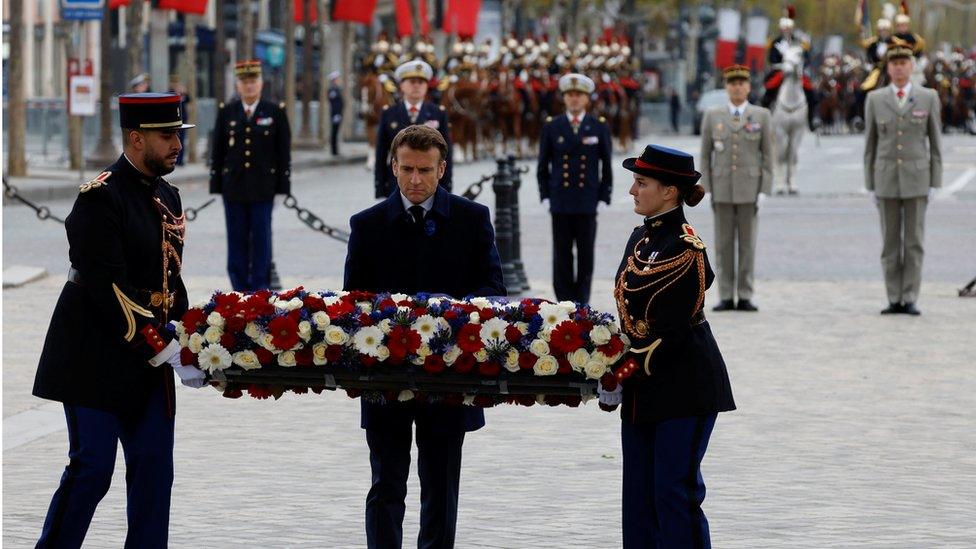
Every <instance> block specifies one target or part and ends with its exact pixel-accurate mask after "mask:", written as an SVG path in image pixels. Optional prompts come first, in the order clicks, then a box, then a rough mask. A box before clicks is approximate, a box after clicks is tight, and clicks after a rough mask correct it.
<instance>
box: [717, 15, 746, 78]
mask: <svg viewBox="0 0 976 549" xmlns="http://www.w3.org/2000/svg"><path fill="white" fill-rule="evenodd" d="M741 27H742V14H740V13H739V11H738V10H733V9H729V8H722V9H720V10H718V40H716V41H715V66H716V67H718V68H719V69H724V68H725V67H728V66H729V65H732V64H734V63H735V50H736V48H737V47H738V46H739V32H740V30H741Z"/></svg>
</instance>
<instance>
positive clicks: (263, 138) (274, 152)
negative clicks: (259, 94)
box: [210, 99, 291, 202]
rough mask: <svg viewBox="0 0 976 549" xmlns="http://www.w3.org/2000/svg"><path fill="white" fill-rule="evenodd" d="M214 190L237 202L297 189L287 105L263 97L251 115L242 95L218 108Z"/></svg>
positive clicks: (212, 175) (263, 199) (212, 172)
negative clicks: (292, 179)
mask: <svg viewBox="0 0 976 549" xmlns="http://www.w3.org/2000/svg"><path fill="white" fill-rule="evenodd" d="M212 151H213V152H212V156H211V161H210V192H211V193H214V194H223V195H224V197H225V198H227V199H228V200H232V201H235V202H267V201H269V200H273V199H274V195H276V194H288V193H290V192H291V129H290V128H289V126H288V115H287V113H286V112H285V110H284V108H282V106H281V105H278V104H275V103H272V102H270V101H266V100H264V99H261V100H259V101H258V104H257V106H256V107H255V108H254V112H253V113H252V114H251V117H250V119H248V117H247V116H245V115H244V104H243V103H242V102H241V100H240V99H236V100H234V101H231V102H230V103H228V104H226V105H224V106H223V107H221V108H220V109H219V110H218V111H217V122H216V124H215V125H214V136H213V147H212Z"/></svg>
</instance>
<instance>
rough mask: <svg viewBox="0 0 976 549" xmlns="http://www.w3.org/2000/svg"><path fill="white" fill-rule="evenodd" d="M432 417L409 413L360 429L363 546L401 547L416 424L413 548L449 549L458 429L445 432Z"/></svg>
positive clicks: (461, 437)
mask: <svg viewBox="0 0 976 549" xmlns="http://www.w3.org/2000/svg"><path fill="white" fill-rule="evenodd" d="M434 419H436V418H435V417H433V416H429V415H425V414H414V413H411V410H410V409H409V408H407V409H405V411H404V413H403V414H402V416H401V417H400V418H398V420H397V421H395V422H387V423H385V424H384V425H383V426H382V427H380V428H370V429H366V443H367V444H368V445H369V463H370V466H371V468H372V471H373V484H372V486H371V487H370V489H369V493H368V494H367V496H366V545H367V547H369V548H370V549H389V548H395V549H399V548H400V546H401V545H402V543H403V515H404V512H405V511H406V504H405V502H404V500H405V499H406V497H407V477H408V476H409V474H410V448H411V446H412V440H411V439H412V434H413V425H414V422H415V421H416V424H417V473H418V475H419V477H420V534H419V536H418V539H417V547H418V548H419V549H450V548H451V547H454V533H455V530H456V525H457V509H458V491H459V488H460V484H461V446H462V445H463V443H464V429H463V428H458V429H445V428H444V427H443V426H442V425H439V424H437V422H436V421H430V420H434Z"/></svg>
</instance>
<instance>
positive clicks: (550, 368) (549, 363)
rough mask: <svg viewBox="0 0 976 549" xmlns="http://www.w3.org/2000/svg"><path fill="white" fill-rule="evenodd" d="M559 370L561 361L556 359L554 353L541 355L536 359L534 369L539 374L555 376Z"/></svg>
mask: <svg viewBox="0 0 976 549" xmlns="http://www.w3.org/2000/svg"><path fill="white" fill-rule="evenodd" d="M558 370H559V362H557V361H556V357H554V356H552V355H543V356H540V357H539V359H538V360H536V361H535V366H533V367H532V371H533V372H535V375H537V376H553V375H556V371H558Z"/></svg>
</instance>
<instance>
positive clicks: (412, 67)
mask: <svg viewBox="0 0 976 549" xmlns="http://www.w3.org/2000/svg"><path fill="white" fill-rule="evenodd" d="M393 76H394V77H396V79H397V82H403V81H404V80H406V79H407V78H421V79H423V80H428V81H429V80H430V79H431V78H433V77H434V69H432V68H430V65H428V64H427V62H426V61H421V60H420V59H416V60H413V61H407V62H406V63H403V64H401V65H400V66H399V67H397V68H396V71H394V73H393Z"/></svg>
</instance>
